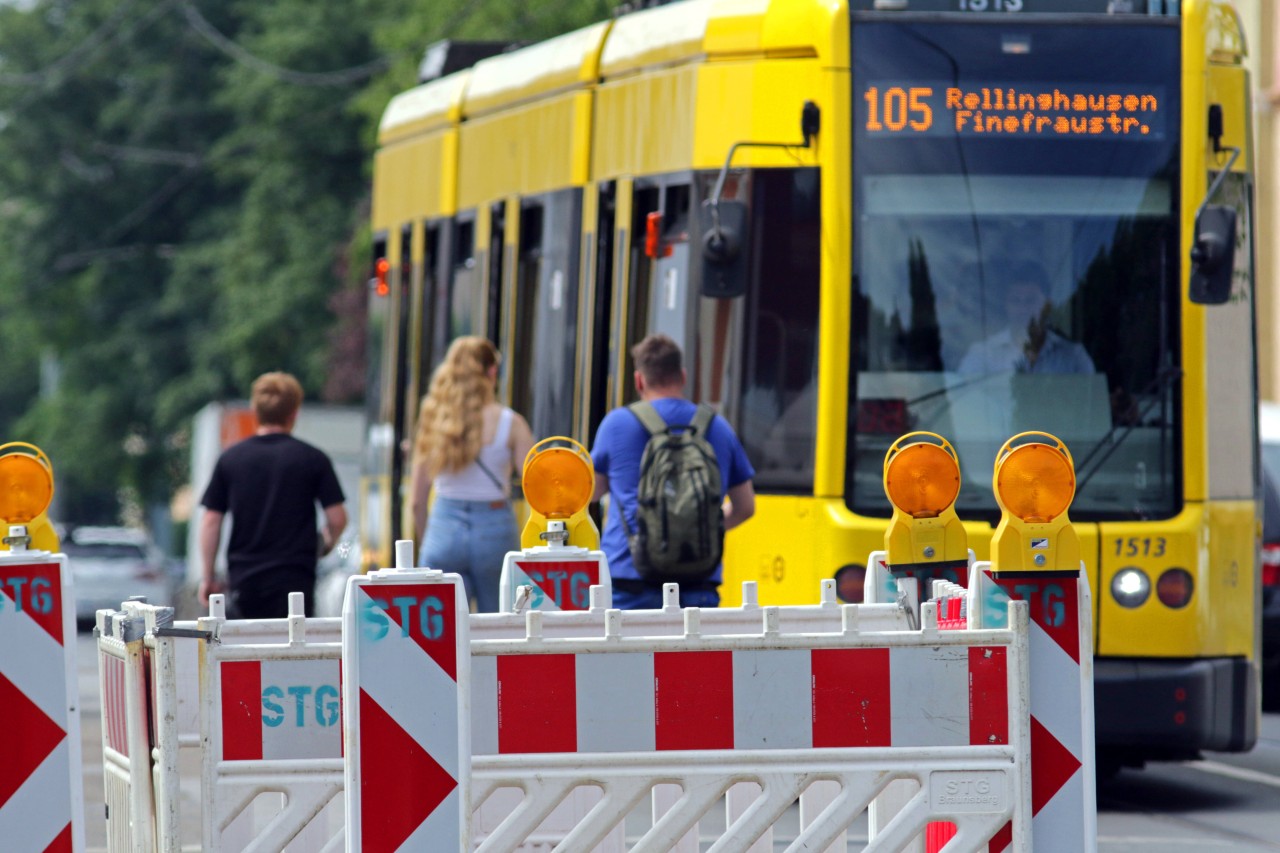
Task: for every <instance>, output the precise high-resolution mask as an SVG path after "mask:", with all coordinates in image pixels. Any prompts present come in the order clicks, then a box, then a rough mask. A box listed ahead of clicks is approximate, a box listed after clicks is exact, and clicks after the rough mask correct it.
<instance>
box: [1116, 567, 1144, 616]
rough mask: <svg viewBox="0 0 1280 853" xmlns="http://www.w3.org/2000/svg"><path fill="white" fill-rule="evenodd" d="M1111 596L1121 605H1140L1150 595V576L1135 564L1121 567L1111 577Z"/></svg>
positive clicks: (1131, 606)
mask: <svg viewBox="0 0 1280 853" xmlns="http://www.w3.org/2000/svg"><path fill="white" fill-rule="evenodd" d="M1111 597H1112V598H1114V599H1115V600H1116V602H1117V603H1118V604H1119V605H1120V606H1121V607H1129V608H1133V607H1141V606H1142V605H1143V604H1144V603H1145V602H1146V600H1147V599H1148V598H1150V597H1151V578H1149V577H1147V573H1146V572H1144V571H1143V570H1142V569H1139V568H1137V567H1136V566H1129V567H1128V568H1124V569H1121V570H1120V571H1118V572H1116V576H1115V577H1113V578H1112V579H1111Z"/></svg>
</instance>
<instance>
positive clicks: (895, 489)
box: [884, 432, 969, 570]
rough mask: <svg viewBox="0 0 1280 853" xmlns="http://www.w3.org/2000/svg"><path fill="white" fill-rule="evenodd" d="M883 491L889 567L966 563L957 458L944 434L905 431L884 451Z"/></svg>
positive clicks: (950, 565) (967, 546)
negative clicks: (889, 511) (888, 512)
mask: <svg viewBox="0 0 1280 853" xmlns="http://www.w3.org/2000/svg"><path fill="white" fill-rule="evenodd" d="M884 492H885V494H886V495H888V497H889V502H890V503H891V504H893V517H892V518H891V519H890V520H889V528H888V530H886V531H885V534H884V549H885V552H886V554H887V558H886V561H887V562H888V564H889V567H890V570H904V569H909V568H912V567H915V566H917V565H920V564H925V565H929V566H935V565H936V564H948V567H959V566H964V565H967V563H968V559H969V539H968V535H967V534H966V533H965V529H964V525H962V524H961V523H960V519H959V518H957V517H956V511H955V503H956V497H958V496H959V494H960V459H959V457H958V456H957V455H956V451H955V448H953V447H952V446H951V443H950V442H948V441H947V440H946V439H945V438H943V437H942V436H940V435H937V434H935V433H931V432H909V433H907V434H906V435H904V436H902V437H901V438H899V439H898V440H897V441H895V442H894V443H893V444H892V445H891V446H890V447H889V449H888V451H886V452H885V455H884Z"/></svg>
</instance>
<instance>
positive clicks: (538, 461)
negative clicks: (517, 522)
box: [520, 436, 600, 550]
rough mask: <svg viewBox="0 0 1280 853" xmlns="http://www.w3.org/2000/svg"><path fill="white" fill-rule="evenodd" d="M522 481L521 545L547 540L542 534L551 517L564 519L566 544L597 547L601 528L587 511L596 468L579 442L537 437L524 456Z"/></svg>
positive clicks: (535, 544) (526, 545) (568, 439)
mask: <svg viewBox="0 0 1280 853" xmlns="http://www.w3.org/2000/svg"><path fill="white" fill-rule="evenodd" d="M521 484H522V487H523V489H524V499H525V502H526V503H527V504H528V505H529V520H528V521H526V522H525V525H524V531H523V532H522V533H521V534H520V547H521V548H533V547H535V546H537V545H545V544H547V543H546V541H545V539H544V538H543V536H542V534H543V533H545V532H546V531H547V525H548V522H551V521H563V522H564V527H565V531H566V533H568V539H566V540H565V542H564V544H565V545H573V546H577V547H579V548H588V549H593V550H594V549H598V548H599V547H600V530H599V528H597V527H596V523H595V521H593V520H592V518H591V516H590V515H589V514H588V513H587V505H588V504H590V503H591V495H592V493H593V492H594V491H595V488H596V469H595V466H594V465H592V464H591V457H590V456H589V455H588V454H587V451H586V448H584V447H583V446H582V445H581V444H579V443H578V442H576V441H574V440H573V439H572V438H566V437H564V436H553V437H552V438H544V439H543V440H542V441H539V442H538V443H537V444H535V445H534V446H533V447H531V448H530V449H529V454H528V455H527V456H525V458H524V470H523V473H522V474H521Z"/></svg>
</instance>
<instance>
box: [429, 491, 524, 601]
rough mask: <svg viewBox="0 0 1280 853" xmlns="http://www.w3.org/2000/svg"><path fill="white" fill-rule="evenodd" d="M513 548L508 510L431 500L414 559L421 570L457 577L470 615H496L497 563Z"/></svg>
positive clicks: (515, 542) (513, 532)
mask: <svg viewBox="0 0 1280 853" xmlns="http://www.w3.org/2000/svg"><path fill="white" fill-rule="evenodd" d="M519 547H520V538H519V534H518V533H517V532H516V517H515V514H514V513H512V511H511V506H510V505H509V504H506V503H499V504H494V503H490V502H489V501H462V500H456V499H454V498H441V497H437V498H436V499H435V503H434V504H433V505H432V508H431V515H430V517H429V518H428V519H427V535H426V537H425V538H424V539H423V542H422V550H421V552H420V553H419V558H420V562H421V564H422V565H423V566H426V567H427V568H431V569H440V570H441V571H445V572H456V573H457V574H460V575H462V580H463V583H465V584H466V587H467V596H468V597H470V598H474V599H475V601H476V610H477V611H479V612H480V613H496V612H497V610H498V580H499V578H500V577H501V575H502V558H503V557H505V556H506V554H507V552H508V551H514V550H516V549H517V548H519Z"/></svg>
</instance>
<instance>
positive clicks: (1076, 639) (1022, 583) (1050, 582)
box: [990, 572, 1080, 663]
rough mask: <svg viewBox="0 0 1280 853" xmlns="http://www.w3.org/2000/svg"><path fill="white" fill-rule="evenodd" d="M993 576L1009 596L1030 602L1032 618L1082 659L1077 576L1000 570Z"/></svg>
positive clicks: (1073, 658)
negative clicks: (1040, 574) (1043, 574)
mask: <svg viewBox="0 0 1280 853" xmlns="http://www.w3.org/2000/svg"><path fill="white" fill-rule="evenodd" d="M1077 574H1078V573H1077ZM990 576H991V579H992V580H994V581H995V582H996V583H997V584H998V585H999V586H1000V588H1001V589H1003V590H1004V591H1005V593H1006V594H1007V595H1008V596H1009V598H1010V599H1012V600H1013V601H1026V602H1028V603H1029V604H1030V605H1031V621H1032V622H1034V623H1035V624H1036V625H1039V626H1040V629H1041V630H1042V631H1044V632H1045V633H1046V634H1048V635H1049V638H1050V639H1052V640H1053V641H1054V642H1055V643H1057V644H1058V645H1059V646H1061V647H1062V650H1063V651H1064V652H1066V653H1067V654H1068V655H1069V656H1070V657H1071V659H1072V660H1073V661H1075V662H1076V663H1080V596H1079V578H1078V577H1076V576H1074V575H1072V576H1070V577H1063V576H1051V577H1037V576H1036V575H1035V574H1032V573H1029V572H1019V573H1017V574H1010V573H1009V572H1000V573H999V574H995V573H991V575H990Z"/></svg>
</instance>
